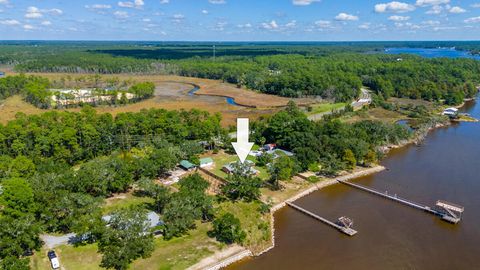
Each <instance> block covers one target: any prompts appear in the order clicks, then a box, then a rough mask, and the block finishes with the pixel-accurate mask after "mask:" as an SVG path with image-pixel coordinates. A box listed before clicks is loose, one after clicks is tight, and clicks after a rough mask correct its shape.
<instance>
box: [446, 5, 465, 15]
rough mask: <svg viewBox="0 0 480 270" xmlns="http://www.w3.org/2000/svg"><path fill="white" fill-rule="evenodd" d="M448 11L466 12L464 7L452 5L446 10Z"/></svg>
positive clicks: (455, 12)
mask: <svg viewBox="0 0 480 270" xmlns="http://www.w3.org/2000/svg"><path fill="white" fill-rule="evenodd" d="M448 12H450V13H454V14H459V13H465V12H467V11H466V10H465V9H463V8H461V7H458V6H456V7H452V8H450V9H449V10H448Z"/></svg>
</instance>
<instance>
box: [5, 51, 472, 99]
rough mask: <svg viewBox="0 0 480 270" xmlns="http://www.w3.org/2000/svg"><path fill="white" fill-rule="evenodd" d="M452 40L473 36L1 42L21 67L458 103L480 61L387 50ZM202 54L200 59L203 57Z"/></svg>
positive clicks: (9, 60) (297, 93)
mask: <svg viewBox="0 0 480 270" xmlns="http://www.w3.org/2000/svg"><path fill="white" fill-rule="evenodd" d="M394 46H396V47H419V46H420V47H427V48H433V47H439V46H444V47H447V46H448V47H454V46H457V47H458V48H461V49H464V50H469V51H472V52H474V51H477V50H478V49H479V48H480V45H479V44H477V43H474V42H460V43H449V42H423V43H422V42H410V43H408V42H389V43H381V42H365V43H355V42H353V43H312V44H309V43H288V44H275V43H272V44H241V43H240V44H235V43H232V44H218V45H217V46H216V49H215V56H216V57H213V50H212V47H211V45H208V44H201V43H199V44H196V43H193V44H189V43H185V44H183V43H180V44H156V43H138V44H135V45H133V44H129V43H125V44H123V43H120V44H116V43H112V44H108V43H107V44H103V43H99V44H96V43H93V44H89V43H86V44H82V43H78V44H75V45H72V46H69V47H68V49H58V51H56V50H54V49H55V48H61V44H48V43H47V44H40V45H39V46H28V49H27V50H25V51H19V50H20V48H24V47H25V46H23V47H22V46H21V45H18V44H16V45H10V46H7V45H4V46H0V63H5V64H9V65H15V66H16V69H17V70H18V71H23V72H32V71H33V72H74V73H100V74H112V73H142V74H145V73H147V74H151V73H155V74H176V75H181V76H192V77H200V78H209V79H216V80H223V81H226V82H229V83H233V84H236V85H238V86H243V87H246V88H250V89H253V90H255V91H260V92H264V93H270V94H275V95H280V96H285V97H308V96H320V97H323V98H325V99H334V100H336V101H350V100H352V99H354V98H357V97H358V96H359V93H360V88H361V87H362V86H366V87H370V88H371V89H372V90H374V91H375V92H376V93H377V94H379V95H381V96H382V97H384V98H388V97H390V96H395V97H407V98H413V99H417V98H418V99H419V98H421V99H425V100H431V101H437V100H446V102H447V103H448V104H458V103H459V102H461V100H462V99H463V98H470V97H472V96H473V95H474V94H475V93H476V86H477V85H478V84H479V83H480V76H479V75H478V74H480V62H479V61H475V60H471V59H443V58H439V59H424V58H421V57H418V56H412V55H402V56H401V57H399V56H398V55H384V54H382V53H379V52H382V51H383V50H384V48H388V47H394ZM199 60H202V61H199Z"/></svg>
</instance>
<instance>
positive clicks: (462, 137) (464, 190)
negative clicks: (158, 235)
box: [229, 102, 480, 270]
mask: <svg viewBox="0 0 480 270" xmlns="http://www.w3.org/2000/svg"><path fill="white" fill-rule="evenodd" d="M462 111H463V112H467V113H470V114H471V115H472V116H474V117H477V118H478V117H480V105H476V104H475V103H474V102H470V103H468V104H467V105H466V106H465V107H464V108H463V109H462ZM479 160H480V124H478V123H461V124H456V125H453V126H451V127H449V128H440V129H437V130H435V131H433V132H431V134H430V135H429V136H428V137H427V139H426V141H425V144H424V146H422V147H406V148H402V149H397V150H394V151H393V152H392V153H391V154H390V155H389V157H388V158H386V159H385V160H384V161H383V162H382V164H383V165H385V166H386V167H387V168H388V169H389V170H388V171H384V172H382V173H379V174H376V175H373V176H368V177H364V178H361V179H357V180H356V182H359V183H361V184H362V185H367V186H371V187H373V188H375V189H378V190H381V191H384V190H388V191H389V193H391V194H398V195H399V196H402V197H405V198H408V199H411V200H414V201H417V202H419V203H424V204H427V205H433V204H434V203H435V202H436V200H438V199H442V200H447V201H451V202H454V203H458V204H460V205H463V206H464V207H465V213H464V215H463V220H462V221H461V222H460V223H459V224H457V225H451V224H449V223H446V222H444V221H442V220H440V219H439V218H438V217H435V216H432V215H430V214H426V213H424V212H422V211H419V210H416V209H413V208H410V207H406V206H402V205H400V204H397V203H394V202H391V201H387V200H385V199H382V198H379V197H376V196H372V195H370V194H367V193H364V192H361V191H358V190H354V189H352V188H350V187H348V186H344V185H335V186H331V187H328V188H326V189H324V190H321V191H318V192H315V193H313V194H312V195H310V196H308V197H305V198H303V199H301V200H299V201H297V202H296V203H297V204H298V205H300V206H302V207H305V208H306V209H308V210H310V211H312V212H315V213H317V214H320V215H321V216H324V217H327V218H329V219H331V220H335V219H336V218H338V217H340V216H343V215H346V216H349V217H352V218H353V219H354V221H355V225H354V228H355V229H356V230H358V232H359V233H358V234H357V235H356V236H354V237H352V238H350V237H348V236H344V235H342V234H341V233H339V232H337V231H336V230H334V229H332V228H330V227H327V226H325V225H324V224H321V223H319V222H317V221H315V220H313V219H311V218H309V217H307V216H305V215H303V214H301V213H299V212H296V211H295V210H292V209H289V208H284V209H282V210H281V211H279V212H277V214H276V215H275V218H276V224H275V225H276V244H277V245H276V247H275V248H274V249H273V250H272V251H270V252H268V253H267V254H265V255H263V256H261V257H258V258H255V259H250V260H246V261H244V262H241V263H238V264H235V265H233V266H231V267H229V269H346V268H350V269H382V270H383V269H427V270H429V269H432V270H433V269H480V261H479V257H478V255H479V254H480V245H479V244H478V243H480V226H478V224H480V199H479V194H480V178H479V172H480V171H479V168H480V166H479V165H480V162H479Z"/></svg>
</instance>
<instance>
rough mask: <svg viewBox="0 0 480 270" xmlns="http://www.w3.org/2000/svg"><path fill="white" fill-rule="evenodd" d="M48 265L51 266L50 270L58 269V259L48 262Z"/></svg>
mask: <svg viewBox="0 0 480 270" xmlns="http://www.w3.org/2000/svg"><path fill="white" fill-rule="evenodd" d="M50 263H51V264H52V268H53V269H58V268H60V262H59V261H58V258H57V257H55V258H53V259H51V260H50Z"/></svg>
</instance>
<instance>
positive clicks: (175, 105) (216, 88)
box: [0, 73, 312, 126]
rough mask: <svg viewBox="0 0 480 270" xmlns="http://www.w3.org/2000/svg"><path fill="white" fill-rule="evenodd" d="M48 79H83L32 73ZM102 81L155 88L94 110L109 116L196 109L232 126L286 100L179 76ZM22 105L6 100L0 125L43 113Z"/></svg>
mask: <svg viewBox="0 0 480 270" xmlns="http://www.w3.org/2000/svg"><path fill="white" fill-rule="evenodd" d="M34 75H39V76H43V77H47V78H49V79H60V78H61V77H66V76H70V77H72V78H75V77H80V76H85V75H84V74H64V73H35V74H34ZM103 77H104V78H108V77H118V78H120V79H121V80H133V81H137V82H142V81H150V82H154V83H155V85H156V86H157V89H156V91H155V97H153V98H151V99H148V100H144V101H141V102H138V103H135V104H129V105H126V106H116V107H114V106H99V107H96V108H95V109H96V110H97V112H99V113H111V114H112V115H116V114H118V113H123V112H138V111H140V110H142V109H149V108H157V109H158V108H162V109H167V110H180V109H185V110H190V109H199V110H205V111H208V112H210V113H220V114H222V116H223V120H222V125H223V126H229V125H233V124H234V123H235V120H236V118H238V117H248V118H251V119H257V118H258V117H260V116H262V115H267V114H271V113H274V112H276V111H278V110H279V107H282V106H285V105H286V104H287V103H288V101H289V100H290V99H288V98H283V97H278V96H274V95H266V94H261V93H257V92H254V91H250V90H247V89H241V88H237V87H236V86H234V85H231V84H227V83H223V82H220V81H215V80H208V79H199V78H188V77H180V76H163V75H104V76H103ZM193 85H198V86H199V87H200V90H199V91H197V92H196V95H194V96H189V95H188V92H189V91H190V90H191V89H192V88H193V87H194V86H193ZM225 97H231V98H234V99H235V102H236V103H237V104H242V105H245V106H250V107H253V108H248V107H242V106H234V105H230V104H228V103H227V102H226V99H225ZM294 100H295V102H296V103H297V104H300V105H305V104H308V103H312V102H311V101H309V100H307V99H294ZM67 110H68V111H79V110H80V109H79V108H75V109H67ZM44 111H45V110H40V109H37V108H35V107H34V106H32V105H30V104H28V103H26V102H24V101H23V100H21V98H20V97H18V96H15V97H10V98H8V99H6V100H4V101H3V103H2V104H1V105H0V114H1V116H0V123H3V124H5V123H6V122H8V121H10V120H12V119H14V117H15V114H16V113H17V112H23V113H25V114H38V113H41V112H44Z"/></svg>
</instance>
